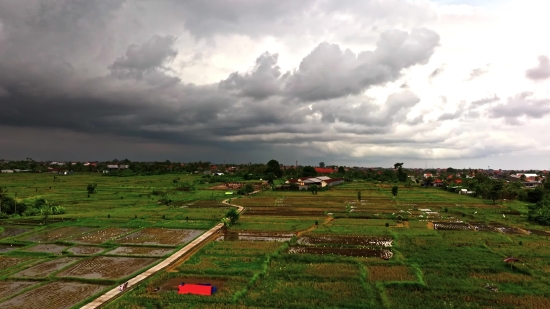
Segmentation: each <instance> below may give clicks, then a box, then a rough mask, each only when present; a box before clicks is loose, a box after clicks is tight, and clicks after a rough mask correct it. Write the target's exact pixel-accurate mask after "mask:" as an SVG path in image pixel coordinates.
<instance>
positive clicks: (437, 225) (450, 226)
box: [428, 222, 474, 231]
mask: <svg viewBox="0 0 550 309" xmlns="http://www.w3.org/2000/svg"><path fill="white" fill-rule="evenodd" d="M432 225H433V229H434V230H446V231H453V230H458V231H466V230H470V231H471V230H474V228H473V226H471V225H469V224H467V223H462V222H433V223H432V224H429V225H428V227H432Z"/></svg>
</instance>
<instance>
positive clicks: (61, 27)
mask: <svg viewBox="0 0 550 309" xmlns="http://www.w3.org/2000/svg"><path fill="white" fill-rule="evenodd" d="M206 2H208V1H185V2H179V1H177V2H158V6H155V7H154V9H156V10H153V13H149V12H150V11H149V10H148V9H151V8H152V7H151V3H153V2H125V1H92V0H90V1H69V0H66V1H63V0H59V1H38V0H37V1H32V0H26V1H13V2H12V1H7V2H2V3H0V23H1V25H2V26H1V28H0V110H1V111H2V116H1V117H0V126H1V128H2V130H3V132H7V131H9V130H8V129H7V128H12V129H13V130H14V131H25V132H26V133H25V135H21V136H26V137H25V138H27V137H28V138H29V139H31V138H32V136H33V134H32V132H31V131H32V130H35V131H36V132H40V134H36V138H37V139H40V138H42V137H43V136H44V135H48V136H49V134H50V133H51V134H52V135H56V134H59V132H65V133H63V134H64V135H63V136H64V140H65V142H66V143H67V144H70V143H71V138H73V139H75V140H76V139H78V142H75V145H77V146H75V147H79V146H78V145H82V144H83V142H82V140H81V139H86V140H91V143H95V144H97V145H104V146H105V147H113V146H112V145H113V144H116V142H115V141H121V143H124V145H127V147H116V149H117V151H120V152H123V150H124V149H128V151H130V152H133V151H136V152H140V151H142V149H141V148H140V147H141V146H140V145H148V144H150V145H154V147H157V148H159V149H161V148H162V149H164V150H162V153H181V152H182V148H181V147H183V146H186V147H189V149H199V148H200V149H203V150H204V149H208V150H209V151H212V149H217V150H218V151H217V152H223V151H235V153H237V152H239V153H240V151H242V149H247V150H249V151H258V152H267V153H270V152H269V150H271V148H270V147H271V145H273V144H286V145H297V147H298V146H299V145H305V144H308V143H315V142H323V143H324V142H330V141H349V142H353V143H361V142H362V141H364V140H365V138H367V137H368V136H369V135H376V134H384V133H387V132H391V131H392V130H393V127H394V126H395V125H396V124H399V123H407V116H408V113H409V112H410V111H411V109H412V108H413V107H414V106H415V105H416V104H417V103H418V102H419V101H420V98H419V97H418V96H417V95H415V94H414V93H413V92H412V91H410V90H408V89H402V91H401V92H398V93H394V94H391V95H389V96H388V97H387V98H381V101H384V99H385V101H384V102H383V103H382V104H377V103H375V102H374V101H373V100H370V99H368V98H363V97H361V96H358V95H359V94H361V93H362V92H363V91H364V90H366V89H368V88H369V87H371V86H375V85H376V86H382V85H384V84H385V83H387V82H392V81H395V80H397V79H398V78H399V77H401V74H402V71H403V70H405V69H407V68H410V67H412V66H415V65H422V64H425V63H427V62H428V61H429V59H430V58H431V56H432V54H433V53H434V51H435V49H436V47H437V46H438V44H439V35H438V34H437V33H435V32H434V31H431V30H428V29H415V30H412V31H411V32H405V31H401V30H390V31H385V32H383V33H382V34H381V35H380V37H379V39H378V42H377V44H376V47H375V49H374V50H369V51H361V52H359V53H354V52H352V51H351V50H349V49H345V50H343V49H342V48H341V47H340V46H339V45H337V44H331V43H328V42H325V43H321V44H319V45H318V46H316V47H314V48H312V51H311V53H309V54H308V55H305V56H304V58H303V59H302V61H301V63H300V65H299V67H298V68H297V69H296V70H293V71H289V72H281V69H280V68H279V66H278V64H277V61H278V55H277V54H273V53H269V52H266V53H264V54H261V55H260V56H259V57H258V58H257V60H256V62H255V64H254V66H253V67H252V69H250V70H249V71H247V72H234V73H232V74H230V75H229V76H227V78H225V79H223V80H221V81H220V82H218V83H214V84H209V85H194V84H188V83H184V82H182V81H181V79H180V78H179V77H178V76H176V75H177V73H176V72H175V71H173V70H172V69H171V67H172V66H173V65H177V64H174V59H176V57H178V59H179V58H180V53H185V52H188V51H184V50H183V49H184V48H185V47H178V48H177V47H176V46H177V44H178V42H179V41H178V39H177V38H176V37H177V35H178V32H174V31H168V30H165V29H179V31H182V29H184V28H182V27H183V25H187V28H186V30H187V31H190V32H191V33H192V34H193V35H195V36H197V37H206V36H215V35H219V34H220V33H244V34H246V35H250V36H254V35H260V34H262V31H264V30H266V31H265V32H264V33H269V31H267V29H268V28H269V29H274V27H273V23H274V22H283V23H284V22H286V21H290V24H289V26H288V27H289V29H290V28H292V26H291V25H292V22H299V16H302V15H304V14H306V13H305V12H306V11H308V12H310V11H312V10H313V11H315V10H318V9H319V7H315V6H314V5H313V4H312V3H311V2H308V1H299V2H296V1H251V2H246V3H244V2H243V3H240V2H239V3H237V4H235V3H233V4H231V3H228V2H226V1H222V2H220V6H215V5H211V4H205V3H206ZM155 3H157V2H155ZM245 4H246V5H245ZM318 4H319V5H320V6H326V5H327V4H326V3H325V2H324V1H321V2H318ZM369 5H370V6H369ZM379 6H381V4H380V3H378V2H377V1H374V2H369V4H368V5H367V7H373V8H377V7H379ZM352 7H353V4H352V3H351V2H345V3H343V4H342V7H341V8H340V9H341V10H340V11H341V12H353V11H354V10H353V9H351V8H352ZM169 8H170V9H173V10H169ZM182 8H189V10H188V12H187V13H185V14H183V15H182V18H181V20H179V19H176V18H174V22H173V23H172V24H173V25H167V24H168V23H166V24H165V23H163V22H164V17H163V16H165V15H163V14H168V15H167V16H172V15H169V14H179V13H181V12H182V11H181V9H182ZM204 10H205V11H204ZM338 10H339V9H335V10H334V12H336V11H338ZM203 11H204V13H205V14H203V15H201V14H199V13H200V12H203ZM139 12H141V13H143V15H139V14H138V13H139ZM161 13H162V14H161ZM132 14H134V15H132ZM155 14H157V15H158V16H155ZM369 14H371V13H369ZM387 14H388V15H392V14H393V13H392V12H391V11H388V12H387ZM174 16H175V15H174ZM174 16H172V17H174ZM392 16H393V15H392ZM151 20H155V21H156V22H157V24H154V26H152V27H150V25H152V24H151ZM256 23H257V25H258V27H254V26H250V25H255V24H256ZM180 26H181V28H178V27H180ZM244 28H247V29H250V30H246V31H244V30H243V29H244ZM289 29H287V30H288V31H291V30H289ZM283 30H284V29H283ZM287 30H284V31H287ZM273 31H275V30H273ZM277 31H278V30H277ZM200 58H201V54H200V52H197V51H193V56H192V57H191V58H190V60H188V61H185V62H184V63H183V64H181V65H182V66H185V65H192V63H193V62H194V61H197V60H199V59H200ZM176 61H177V60H176ZM177 62H179V61H177ZM421 119H422V118H416V119H415V120H414V122H415V123H416V122H417V121H420V120H421ZM47 132H48V133H47ZM66 132H68V133H66ZM13 136H15V135H13ZM106 139H109V140H110V142H108V143H107V142H105V143H104V142H103V141H105V140H106ZM52 140H55V138H52ZM28 143H29V144H32V143H33V142H32V141H31V140H29V141H28ZM2 145H3V147H8V145H5V144H2ZM37 145H38V144H37ZM40 145H42V144H40ZM57 145H58V144H56V147H58V146H57ZM131 145H134V147H133V148H132V146H131ZM44 147H46V146H44ZM92 148H93V147H91V146H90V147H86V148H85V149H87V150H90V149H92ZM28 149H35V148H33V147H30V146H29V147H28ZM33 151H34V150H33ZM197 151H199V150H197ZM201 151H202V150H201ZM120 152H117V153H120ZM51 153H54V152H51ZM68 153H70V151H68ZM73 153H76V152H73ZM90 153H92V152H90ZM98 153H101V152H99V151H98V152H97V153H96V154H98ZM148 153H150V154H151V156H152V155H153V153H154V151H152V152H148ZM117 156H120V154H118V155H117Z"/></svg>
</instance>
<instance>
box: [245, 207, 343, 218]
mask: <svg viewBox="0 0 550 309" xmlns="http://www.w3.org/2000/svg"><path fill="white" fill-rule="evenodd" d="M342 210H344V209H343V208H342V209H340V211H342ZM246 214H247V215H250V216H291V217H298V216H306V217H307V216H323V215H325V210H322V209H321V210H311V209H309V210H302V209H299V208H285V207H250V208H246Z"/></svg>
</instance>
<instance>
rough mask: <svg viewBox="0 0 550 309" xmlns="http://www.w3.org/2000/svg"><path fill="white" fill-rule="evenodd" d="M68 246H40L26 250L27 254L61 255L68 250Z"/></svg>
mask: <svg viewBox="0 0 550 309" xmlns="http://www.w3.org/2000/svg"><path fill="white" fill-rule="evenodd" d="M67 248H68V247H67V246H61V245H56V244H39V245H36V246H32V247H30V248H27V249H25V250H24V251H27V252H45V253H55V254H61V252H63V250H65V249H67Z"/></svg>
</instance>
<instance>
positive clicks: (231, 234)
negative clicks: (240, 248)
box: [216, 231, 295, 242]
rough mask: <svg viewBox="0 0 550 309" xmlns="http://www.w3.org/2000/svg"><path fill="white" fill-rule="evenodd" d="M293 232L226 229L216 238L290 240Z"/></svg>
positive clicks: (226, 239) (219, 239)
mask: <svg viewBox="0 0 550 309" xmlns="http://www.w3.org/2000/svg"><path fill="white" fill-rule="evenodd" d="M294 236H295V234H291V233H267V232H236V231H226V232H225V233H224V234H223V235H221V236H220V237H218V238H217V239H216V240H218V241H221V240H225V241H239V240H240V241H279V242H282V241H290V240H291V239H292V237H294Z"/></svg>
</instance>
